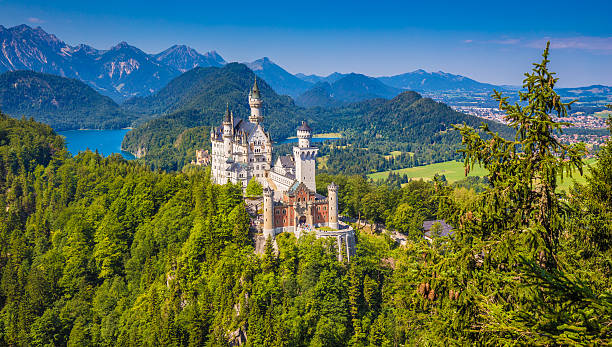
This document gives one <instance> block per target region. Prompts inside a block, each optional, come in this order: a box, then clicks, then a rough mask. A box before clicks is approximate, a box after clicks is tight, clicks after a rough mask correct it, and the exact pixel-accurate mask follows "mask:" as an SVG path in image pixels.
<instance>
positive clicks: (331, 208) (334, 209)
mask: <svg viewBox="0 0 612 347" xmlns="http://www.w3.org/2000/svg"><path fill="white" fill-rule="evenodd" d="M327 203H328V213H329V214H328V216H329V217H328V218H329V221H328V225H329V227H330V228H332V229H338V186H337V185H336V184H335V183H334V182H332V183H330V184H329V185H328V186H327Z"/></svg>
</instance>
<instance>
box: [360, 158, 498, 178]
mask: <svg viewBox="0 0 612 347" xmlns="http://www.w3.org/2000/svg"><path fill="white" fill-rule="evenodd" d="M390 172H393V173H394V174H400V175H402V176H403V175H406V176H407V177H408V178H409V179H417V180H418V179H424V180H432V179H433V177H434V176H435V175H436V174H437V175H440V176H441V175H444V176H445V177H446V180H447V181H448V182H451V183H452V182H456V181H460V180H462V179H464V178H465V177H466V176H465V168H464V166H463V162H459V161H456V160H450V161H445V162H442V163H435V164H429V165H423V166H417V167H410V168H405V169H399V170H391V171H384V172H376V173H373V174H369V175H368V177H369V178H371V179H373V180H375V181H377V180H384V179H386V178H387V177H388V176H389V173H390ZM488 173H489V172H488V171H487V170H486V169H483V168H481V167H479V166H476V167H474V169H473V170H471V171H470V173H469V174H468V176H481V177H482V176H486V175H487V174H488Z"/></svg>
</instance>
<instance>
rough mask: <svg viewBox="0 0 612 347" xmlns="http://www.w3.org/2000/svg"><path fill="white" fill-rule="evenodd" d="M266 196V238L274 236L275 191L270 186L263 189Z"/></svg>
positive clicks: (264, 227) (264, 214) (264, 230)
mask: <svg viewBox="0 0 612 347" xmlns="http://www.w3.org/2000/svg"><path fill="white" fill-rule="evenodd" d="M263 196H264V201H263V204H264V209H263V210H264V211H263V217H264V225H263V234H264V236H265V238H266V239H267V238H268V237H274V220H273V218H274V200H273V199H272V197H273V196H274V191H273V190H272V189H270V188H268V187H266V188H264V190H263Z"/></svg>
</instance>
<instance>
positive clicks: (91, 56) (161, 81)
mask: <svg viewBox="0 0 612 347" xmlns="http://www.w3.org/2000/svg"><path fill="white" fill-rule="evenodd" d="M0 47H1V48H2V49H1V50H0V72H4V71H16V70H32V71H37V72H44V73H49V74H54V75H59V76H62V77H69V78H77V79H79V80H81V81H83V82H85V83H87V84H89V85H90V86H91V87H93V88H94V89H96V90H97V91H99V92H100V93H102V94H104V95H106V96H109V97H111V98H113V99H114V100H116V101H123V100H126V99H128V98H130V97H134V96H146V95H149V94H152V93H153V92H155V91H157V90H159V89H161V88H162V87H163V86H165V85H166V84H167V83H168V82H169V81H170V80H171V79H172V78H174V77H176V76H178V75H180V74H181V72H184V71H186V70H188V69H190V68H193V67H195V66H221V65H223V64H224V63H225V61H224V60H223V58H221V56H219V55H218V54H217V53H216V52H209V53H206V54H200V53H198V52H197V51H195V50H194V49H192V48H189V47H186V46H173V47H171V48H169V49H167V50H165V51H164V52H161V53H159V54H155V55H151V54H148V53H145V52H143V51H142V50H140V49H138V48H136V47H133V46H130V45H129V44H127V43H125V42H121V43H119V44H118V45H116V46H114V47H112V48H111V49H109V50H98V49H95V48H93V47H90V46H87V45H77V46H70V45H68V44H66V43H65V42H63V41H62V40H60V39H58V38H57V37H56V36H55V35H53V34H49V33H47V32H45V31H44V30H43V29H42V28H40V27H36V28H32V27H29V26H27V25H19V26H15V27H12V28H8V29H7V28H5V27H3V26H1V25H0Z"/></svg>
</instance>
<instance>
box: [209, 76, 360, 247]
mask: <svg viewBox="0 0 612 347" xmlns="http://www.w3.org/2000/svg"><path fill="white" fill-rule="evenodd" d="M249 106H250V107H251V114H250V116H249V120H248V121H245V120H243V119H239V118H234V113H233V112H232V111H230V109H229V106H228V107H227V108H226V110H225V115H224V117H223V124H222V125H221V126H219V127H217V128H213V129H211V133H210V140H211V143H212V160H211V174H212V178H213V180H214V181H215V183H217V184H225V183H227V182H228V181H229V182H232V183H234V184H241V185H242V187H243V188H246V186H247V184H248V182H249V181H250V180H251V179H252V178H255V179H256V180H258V181H259V182H260V183H261V184H262V186H263V187H264V191H263V195H264V198H263V205H264V208H263V210H264V211H263V234H264V236H265V237H266V238H269V237H272V238H273V237H274V236H275V235H276V234H278V233H281V232H292V233H294V234H295V235H296V237H298V238H299V237H300V235H301V233H302V232H304V231H316V235H317V237H336V238H337V243H338V251H339V252H338V253H339V257H340V258H341V257H342V253H344V251H343V248H344V247H343V245H345V247H346V255H347V258H348V257H350V255H351V254H353V252H354V250H353V249H354V242H355V240H354V234H353V230H352V229H350V228H349V227H348V226H346V225H344V224H343V225H341V224H340V223H339V222H338V186H337V185H335V184H334V183H333V182H332V183H331V184H330V185H329V186H328V187H327V192H328V197H327V198H326V197H324V196H322V195H320V194H317V192H316V188H317V187H316V180H315V174H316V163H317V162H316V159H317V153H318V148H316V147H314V146H312V145H311V138H312V129H311V128H310V127H309V126H308V124H306V122H302V124H301V125H300V126H299V127H298V128H297V138H298V145H297V146H294V147H293V151H292V152H293V153H292V154H293V155H284V156H280V157H278V158H277V159H276V162H275V163H274V165H272V140H271V138H270V134H269V133H267V132H265V131H264V129H263V126H262V125H261V122H262V121H263V116H262V112H261V108H262V99H261V94H260V91H259V88H258V86H257V80H255V82H254V84H253V88H252V89H251V91H250V93H249ZM322 227H326V228H325V231H323V230H322V229H321V228H322Z"/></svg>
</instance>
